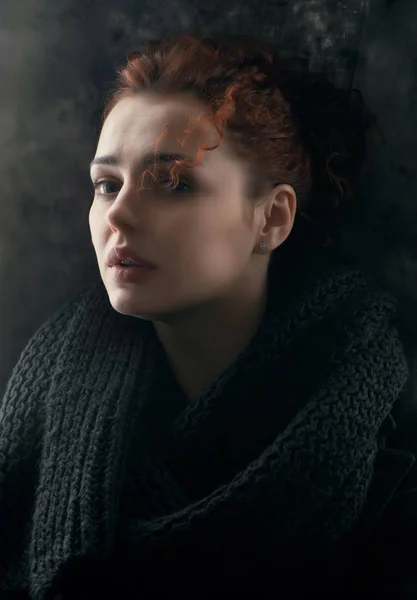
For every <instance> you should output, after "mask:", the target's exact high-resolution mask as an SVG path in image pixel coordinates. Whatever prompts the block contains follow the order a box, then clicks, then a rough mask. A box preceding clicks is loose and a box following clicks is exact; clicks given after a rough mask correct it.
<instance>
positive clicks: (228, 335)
mask: <svg viewBox="0 0 417 600" xmlns="http://www.w3.org/2000/svg"><path fill="white" fill-rule="evenodd" d="M266 300H267V278H266V276H265V277H264V280H263V281H262V282H260V283H259V285H258V286H257V287H256V288H255V289H254V288H252V289H251V288H250V287H249V286H246V288H245V289H243V286H237V289H235V290H233V292H231V293H230V294H229V295H228V296H227V297H224V298H222V299H219V300H216V301H213V302H211V303H209V304H206V305H204V306H201V307H199V308H197V309H194V310H193V311H190V312H187V314H183V315H181V316H180V317H177V318H176V319H175V322H174V323H173V322H170V323H167V322H163V323H162V322H160V321H155V322H154V327H155V330H156V333H157V335H158V338H159V340H160V342H161V344H162V346H163V348H164V350H165V353H166V355H167V358H168V362H169V364H170V366H171V368H172V370H173V373H174V375H175V377H176V379H177V381H178V383H179V385H180V386H181V387H182V389H183V390H184V392H185V393H186V395H187V396H188V398H189V399H190V401H193V400H195V399H196V398H197V397H198V396H199V395H200V393H201V392H202V391H203V390H204V389H205V388H207V387H208V386H209V385H211V384H212V383H214V381H216V379H218V377H219V376H220V375H221V374H222V373H223V372H224V371H225V370H226V369H227V368H228V367H230V366H231V365H232V364H233V362H234V361H235V360H236V359H237V357H238V356H239V354H240V353H241V352H242V351H243V350H244V349H245V347H246V346H247V344H248V343H249V342H250V340H251V339H252V337H253V336H254V335H255V334H256V332H257V330H258V328H259V326H260V323H261V321H262V318H263V315H264V312H265V306H266Z"/></svg>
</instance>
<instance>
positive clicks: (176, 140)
mask: <svg viewBox="0 0 417 600" xmlns="http://www.w3.org/2000/svg"><path fill="white" fill-rule="evenodd" d="M207 117H208V110H207V108H206V107H205V106H204V104H202V103H201V102H199V101H197V100H195V99H194V98H190V97H189V96H186V95H176V96H171V97H169V96H168V97H161V96H158V95H157V94H140V95H136V96H134V97H129V98H124V99H123V100H121V101H120V102H118V104H117V105H116V106H115V107H114V108H113V110H112V111H111V113H110V114H109V116H108V117H107V119H106V121H105V123H104V125H103V128H102V131H101V135H100V139H99V142H98V146H97V152H96V156H101V155H105V154H116V155H121V156H125V155H134V156H135V157H137V156H140V155H141V154H144V153H147V152H152V151H153V150H154V149H155V143H156V142H157V140H158V148H159V149H161V150H164V151H171V152H174V151H177V152H178V151H181V153H184V154H189V155H191V156H193V157H195V156H196V152H197V150H198V148H199V147H200V146H201V145H202V144H203V143H204V144H205V145H209V146H211V145H214V144H216V143H218V141H219V136H218V133H217V132H216V130H215V128H214V126H213V125H212V124H211V123H210V122H209V121H208V118H207ZM161 134H162V135H161ZM219 152H220V153H221V154H223V155H225V154H230V152H229V151H228V147H227V142H224V143H223V144H222V145H221V146H220V147H219V148H218V149H216V150H215V151H214V152H208V153H205V155H204V159H203V163H206V162H208V161H210V160H212V155H213V154H214V153H219Z"/></svg>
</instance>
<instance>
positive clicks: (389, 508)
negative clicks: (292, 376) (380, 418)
mask: <svg viewBox="0 0 417 600" xmlns="http://www.w3.org/2000/svg"><path fill="white" fill-rule="evenodd" d="M413 392H414V390H413V385H412V381H411V380H409V382H408V383H407V385H406V387H405V388H404V390H403V392H402V394H401V395H400V396H399V397H398V399H397V401H396V403H395V405H394V407H393V410H392V412H391V413H390V415H389V417H388V418H387V419H386V422H385V423H384V428H383V429H384V431H382V432H381V447H380V449H379V452H378V454H377V457H376V459H375V463H374V474H373V480H372V485H371V488H370V490H369V493H368V500H367V503H366V505H365V508H364V511H363V514H362V517H361V519H360V521H359V522H358V524H357V527H356V531H355V532H354V547H355V552H354V554H355V560H354V569H353V574H354V577H355V580H356V581H357V582H358V585H359V587H360V588H361V589H364V588H363V586H364V584H365V582H366V585H368V586H369V587H368V588H366V589H367V590H372V591H373V592H375V590H376V589H381V590H382V591H384V592H386V593H388V591H389V594H388V596H383V597H389V598H398V599H399V600H400V599H401V598H404V599H406V598H415V597H416V591H417V575H416V570H415V553H414V550H413V548H414V547H415V544H416V540H417V461H416V457H417V397H416V396H415V393H413Z"/></svg>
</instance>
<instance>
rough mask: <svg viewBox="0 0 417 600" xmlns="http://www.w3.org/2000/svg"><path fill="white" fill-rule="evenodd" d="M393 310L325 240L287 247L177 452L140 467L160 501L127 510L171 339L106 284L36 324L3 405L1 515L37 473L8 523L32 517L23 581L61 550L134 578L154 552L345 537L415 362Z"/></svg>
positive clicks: (3, 557) (228, 559)
mask: <svg viewBox="0 0 417 600" xmlns="http://www.w3.org/2000/svg"><path fill="white" fill-rule="evenodd" d="M274 264H275V263H274ZM293 269H294V270H293ZM394 316H395V302H394V301H393V300H392V298H391V297H390V296H389V295H387V294H385V293H384V292H382V291H381V290H380V289H379V288H378V287H377V285H375V283H374V282H373V281H372V280H370V279H369V278H368V277H366V276H365V275H363V274H361V273H360V272H359V271H358V270H356V269H355V268H350V267H348V266H346V265H344V264H343V263H342V262H340V261H339V260H333V259H330V258H329V257H326V255H325V253H324V252H323V255H322V254H317V256H316V255H315V256H310V257H309V258H304V259H303V261H302V262H301V263H299V264H297V265H296V266H295V267H294V266H293V267H292V268H291V269H290V268H288V267H287V269H286V270H285V269H284V268H283V266H282V264H281V263H279V261H277V263H276V264H275V266H274V267H272V266H271V274H270V288H269V293H268V306H267V310H266V314H265V318H264V320H263V323H262V325H261V327H260V329H259V330H258V332H257V334H256V335H255V336H254V338H253V339H252V341H251V342H250V343H249V345H248V346H247V348H246V349H245V350H244V352H242V354H241V355H240V356H239V357H238V359H237V361H236V362H235V364H234V365H233V366H232V367H230V368H229V369H228V370H227V371H226V372H225V373H224V374H223V375H222V376H221V377H220V378H219V379H218V380H217V381H216V382H215V383H214V384H213V385H212V386H210V388H209V389H207V390H205V391H204V392H203V393H202V394H201V396H200V397H199V399H198V400H197V401H196V402H195V403H193V404H192V405H190V406H188V408H187V409H186V410H185V411H184V412H183V413H181V415H180V416H179V417H178V418H177V419H176V421H175V423H174V425H173V427H172V432H171V436H170V438H169V439H170V441H169V443H170V444H171V448H172V454H171V455H170V456H171V458H170V460H169V459H168V458H167V460H166V461H165V462H164V463H163V464H162V463H158V464H156V463H155V464H154V465H153V466H151V467H150V469H149V477H147V479H146V480H147V482H148V483H147V485H148V486H152V488H153V489H154V496H155V506H154V509H155V510H154V514H153V516H150V517H147V518H138V519H134V518H122V517H121V515H120V514H119V506H120V496H121V490H122V485H123V481H124V480H125V473H126V472H127V470H128V465H129V464H130V463H129V459H128V457H129V453H130V452H131V450H129V449H131V448H132V443H133V442H132V440H134V439H135V431H136V428H137V424H138V419H139V420H140V410H141V406H142V405H143V403H144V401H145V399H146V398H147V396H148V392H149V389H150V386H151V384H152V381H154V380H155V374H156V375H157V372H156V369H157V365H158V360H159V359H158V356H160V351H161V350H160V345H159V342H158V340H157V338H156V335H155V333H154V330H153V326H152V324H151V323H150V322H146V321H143V320H139V319H135V318H133V317H127V316H122V315H120V314H118V313H117V312H116V311H114V310H113V309H112V307H111V305H110V303H109V300H108V296H107V293H106V291H105V289H104V287H103V285H102V284H101V283H100V284H99V285H96V286H94V287H93V288H91V289H89V290H88V291H86V292H83V293H82V294H81V295H79V296H77V298H75V299H74V300H73V301H72V302H70V303H69V304H68V305H67V306H66V307H64V308H63V309H62V310H60V311H58V312H57V313H56V314H55V315H54V316H53V317H51V318H50V319H49V320H48V321H47V322H46V323H45V324H44V326H43V327H42V328H41V329H40V330H39V331H38V332H37V334H36V336H34V338H33V339H32V340H31V342H30V343H29V345H28V347H27V348H26V349H25V352H24V353H23V354H22V357H21V359H20V361H19V364H18V365H17V366H16V368H15V370H14V372H13V374H12V377H11V379H10V381H9V384H8V387H7V390H6V394H5V397H4V399H3V403H2V407H1V410H2V412H1V414H0V424H1V427H0V482H3V484H2V485H0V528H1V527H3V528H5V529H7V526H6V525H5V521H6V520H8V516H7V515H5V511H6V508H7V507H8V508H7V510H9V513H8V515H11V514H14V513H13V507H16V506H17V504H16V498H17V496H18V495H19V494H22V493H23V492H22V491H21V490H20V491H19V488H18V484H17V483H16V482H17V480H18V479H19V478H20V481H30V482H32V483H28V484H27V488H25V490H26V491H25V494H27V496H28V498H29V497H30V498H32V500H31V501H29V500H28V501H27V505H25V506H26V508H25V510H26V512H25V513H24V512H23V511H24V509H23V508H22V509H21V510H22V514H19V515H18V516H16V515H15V516H14V517H13V519H12V522H13V524H14V527H15V529H14V531H13V532H12V533H11V534H10V533H9V535H10V538H8V539H9V542H10V543H11V539H12V538H13V537H15V536H17V531H18V525H17V523H18V522H19V523H20V522H22V523H23V522H24V523H26V524H27V526H26V528H25V529H24V532H25V535H24V534H23V526H22V539H24V540H26V542H25V543H26V544H27V546H26V550H27V551H26V552H25V553H23V554H21V557H20V564H21V565H24V567H23V566H21V568H20V570H19V569H17V568H16V570H15V571H9V573H12V572H13V573H14V572H15V573H16V575H15V576H14V577H16V579H15V580H14V583H15V584H16V582H17V578H18V577H22V582H24V581H26V584H27V585H28V587H30V591H31V594H32V596H33V598H35V599H43V598H47V597H48V591H49V592H51V593H52V592H56V591H59V590H60V589H62V587H61V588H60V585H61V586H62V577H63V575H62V573H63V572H64V571H65V568H66V567H65V565H68V564H71V561H76V562H75V563H74V564H78V565H82V564H83V563H82V561H83V560H85V561H87V560H88V559H91V560H92V561H97V564H101V565H102V567H103V565H106V566H107V569H108V571H111V573H112V574H113V577H117V578H118V580H119V582H120V581H121V580H123V581H124V582H127V581H128V580H129V578H130V579H132V580H134V579H135V578H136V583H135V585H136V588H135V589H136V590H140V589H147V588H146V583H145V581H146V576H147V572H148V571H149V569H152V565H153V567H154V568H155V565H156V564H158V565H162V564H166V565H172V564H177V566H179V565H183V564H184V562H183V561H188V562H187V563H186V564H187V565H188V567H187V568H191V569H192V568H194V567H195V568H196V569H197V568H198V565H201V564H203V563H204V564H205V565H206V566H207V565H208V564H210V565H211V566H212V567H213V569H214V570H215V569H219V568H224V569H226V570H229V571H230V572H233V569H234V568H236V569H238V565H240V566H241V565H242V564H243V565H247V569H248V573H250V568H253V569H254V568H255V567H254V565H255V564H257V565H258V567H260V565H261V558H259V559H258V558H257V557H258V556H261V557H262V561H265V560H266V557H267V556H272V555H274V556H275V557H277V556H279V555H280V553H282V554H285V557H286V560H287V561H290V560H292V558H290V557H291V552H290V550H289V549H290V548H294V552H295V553H296V554H297V556H299V555H300V554H301V552H300V548H302V547H303V548H308V547H309V548H312V547H313V548H319V547H326V548H330V549H331V548H332V547H333V546H334V545H337V543H338V542H340V540H342V539H343V537H344V536H345V535H346V534H347V533H348V532H349V531H350V530H351V529H352V527H353V525H354V523H355V521H356V520H357V519H358V517H359V515H360V513H361V509H362V508H363V506H364V503H365V500H366V496H367V491H368V488H369V485H370V482H371V478H372V472H373V461H374V458H375V455H376V453H377V450H378V444H379V432H380V429H381V425H382V423H383V422H384V420H385V419H386V417H387V415H388V414H389V413H390V410H391V408H392V405H393V403H394V402H395V400H396V398H397V396H398V394H399V393H400V391H401V389H402V388H403V386H404V384H405V382H406V379H407V375H408V370H407V364H406V361H405V358H404V355H403V351H402V346H401V343H400V341H399V340H398V336H397V333H396V330H395V328H394V327H393V324H392V323H393V318H394ZM280 407H283V408H282V410H284V407H286V408H285V410H286V411H287V413H286V417H285V418H284V417H283V416H282V414H281V415H279V418H278V416H276V414H275V412H274V411H276V413H277V415H278V412H279V408H280ZM274 415H275V416H274ZM279 419H281V420H279ZM278 423H280V424H278ZM229 455H230V460H229V458H228V460H225V461H224V462H225V466H224V469H223V470H222V468H223V467H222V458H224V457H226V456H227V457H229ZM206 471H207V474H208V475H207V477H205V476H204V474H205V472H206ZM194 480H195V482H197V483H196V485H194V486H193V485H191V484H190V483H189V482H190V481H194ZM187 482H188V483H187ZM198 482H199V483H198ZM32 492H33V496H31V493H32ZM16 510H17V509H16V508H15V512H16ZM10 511H11V512H10ZM30 515H31V516H30ZM0 534H2V532H1V531H0ZM5 535H6V533H5V534H4V535H3V534H2V536H3V537H2V539H1V540H0V567H2V566H3V565H4V564H6V563H7V557H9V556H10V547H9V548H4V547H2V543H3V541H2V540H4V539H6V537H4V536H5ZM8 552H9V553H8ZM196 554H198V557H197V558H198V560H197V559H196V557H195V555H196ZM77 560H78V562H77ZM175 561H177V562H175ZM192 561H194V563H193V562H192ZM265 564H266V563H265ZM190 565H194V567H193V566H191V567H190ZM249 565H250V566H251V567H249ZM80 568H81V567H80ZM265 568H266V567H265ZM106 572H107V571H106V570H104V569H103V568H102V570H101V571H100V573H101V575H100V579H101V580H103V581H104V582H106V575H105V574H104V573H106ZM213 572H214V571H213ZM17 573H20V575H17ZM22 573H23V574H24V575H23V574H22ZM74 573H75V571H74V570H73V571H72V575H71V578H72V579H71V578H70V579H71V581H75V580H76V575H74ZM116 574H117V575H116ZM206 574H207V572H206ZM87 575H88V574H87ZM83 577H86V572H84V573H83ZM161 577H162V572H161V576H160V578H161ZM16 585H17V584H16ZM22 585H23V583H22ZM85 585H86V586H87V583H86V584H85ZM155 585H156V587H155ZM152 589H153V590H154V591H155V590H158V587H157V584H155V582H154V587H153V588H152ZM161 589H162V588H161ZM79 597H81V596H79Z"/></svg>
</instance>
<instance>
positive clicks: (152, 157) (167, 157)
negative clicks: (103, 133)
mask: <svg viewBox="0 0 417 600" xmlns="http://www.w3.org/2000/svg"><path fill="white" fill-rule="evenodd" d="M189 158H190V157H189V156H186V155H185V154H175V153H174V154H172V153H171V154H169V153H166V152H150V153H148V154H145V155H144V156H143V157H142V158H141V159H140V161H139V167H141V168H143V167H147V166H149V165H152V164H154V163H155V162H163V163H171V162H173V161H174V160H183V159H189ZM120 164H121V161H120V158H119V157H118V156H116V155H114V154H107V155H106V156H98V157H97V158H95V159H94V160H92V161H91V163H90V169H91V167H92V166H93V165H109V166H111V167H117V166H120Z"/></svg>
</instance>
